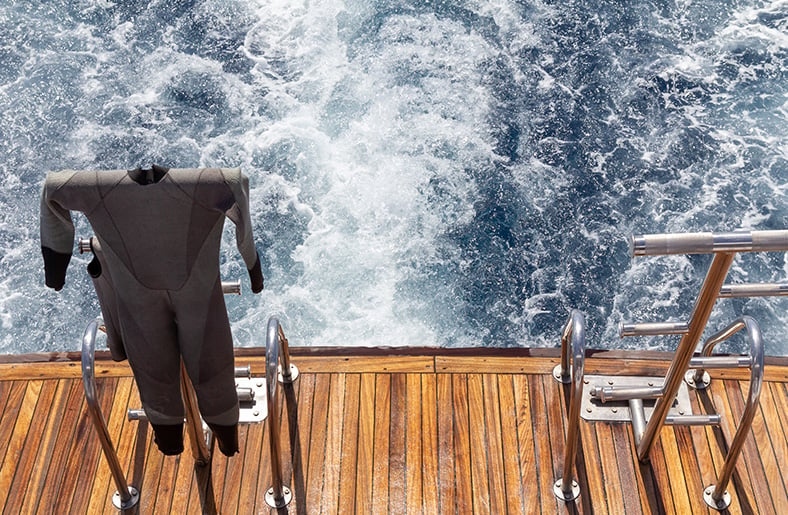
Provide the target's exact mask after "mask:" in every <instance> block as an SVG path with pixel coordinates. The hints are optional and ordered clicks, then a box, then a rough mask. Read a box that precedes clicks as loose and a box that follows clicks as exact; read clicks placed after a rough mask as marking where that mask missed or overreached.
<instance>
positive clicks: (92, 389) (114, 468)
mask: <svg viewBox="0 0 788 515" xmlns="http://www.w3.org/2000/svg"><path fill="white" fill-rule="evenodd" d="M103 324H104V322H103V320H102V319H101V318H96V319H94V320H92V321H91V322H90V323H88V325H87V327H86V328H85V332H84V334H83V335H82V384H83V386H84V388H85V400H86V402H87V406H88V413H89V414H90V419H91V420H92V422H93V426H94V427H95V428H96V433H98V437H99V442H100V443H101V450H102V451H103V453H104V457H105V458H106V460H107V463H108V464H109V470H110V473H111V474H112V479H113V480H114V481H115V486H116V487H117V488H118V489H117V491H116V492H115V495H113V496H112V504H113V505H114V506H115V507H116V508H117V509H119V510H126V509H129V508H132V507H133V506H135V505H136V504H137V502H138V501H139V499H140V495H139V490H138V489H137V488H136V487H134V486H132V485H129V484H128V482H127V481H126V476H125V475H124V474H123V469H122V468H121V466H120V461H119V460H118V454H117V452H116V451H115V446H114V445H113V444H112V439H111V437H110V435H109V430H108V429H107V422H106V420H105V419H104V415H103V414H102V413H101V407H100V406H99V402H98V393H97V389H96V377H95V370H96V367H95V347H96V335H97V333H98V330H99V328H102V327H103Z"/></svg>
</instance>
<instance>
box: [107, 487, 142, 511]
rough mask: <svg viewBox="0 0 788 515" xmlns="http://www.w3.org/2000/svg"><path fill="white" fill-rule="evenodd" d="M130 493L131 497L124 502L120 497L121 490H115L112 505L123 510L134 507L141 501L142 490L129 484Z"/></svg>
mask: <svg viewBox="0 0 788 515" xmlns="http://www.w3.org/2000/svg"><path fill="white" fill-rule="evenodd" d="M129 494H131V499H129V500H128V501H126V502H123V501H121V499H120V492H115V493H114V494H112V505H113V506H114V507H115V508H116V509H118V510H121V511H123V510H128V509H129V508H133V507H134V506H136V505H137V503H138V502H139V501H140V492H139V490H137V489H136V488H134V487H133V486H131V485H129Z"/></svg>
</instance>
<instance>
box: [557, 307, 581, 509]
mask: <svg viewBox="0 0 788 515" xmlns="http://www.w3.org/2000/svg"><path fill="white" fill-rule="evenodd" d="M570 342H571V358H572V369H571V373H570V370H569V358H570V352H569V350H568V349H567V347H569V344H570ZM585 342H586V329H585V319H584V318H583V313H581V312H580V311H579V310H576V309H575V310H572V312H571V313H570V315H569V319H568V320H567V321H566V325H565V326H564V330H563V333H562V335H561V364H560V365H557V366H556V367H555V369H554V370H553V377H555V378H556V379H557V380H558V381H560V382H561V383H563V384H572V388H571V390H570V393H569V414H568V416H567V430H566V445H565V446H564V470H563V474H562V476H561V478H560V479H558V480H557V481H556V482H555V484H554V485H553V494H555V496H556V497H557V498H558V499H561V500H563V501H564V502H570V501H574V500H575V499H577V498H578V497H579V496H580V486H579V485H578V483H577V481H575V480H574V479H572V476H573V474H572V471H573V468H574V464H575V455H576V454H577V446H578V440H579V439H580V403H581V400H582V398H583V366H584V362H585V345H586V343H585Z"/></svg>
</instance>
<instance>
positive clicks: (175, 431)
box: [41, 166, 263, 455]
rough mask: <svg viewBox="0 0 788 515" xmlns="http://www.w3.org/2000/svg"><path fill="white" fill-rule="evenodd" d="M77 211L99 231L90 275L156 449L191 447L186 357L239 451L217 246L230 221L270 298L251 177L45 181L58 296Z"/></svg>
mask: <svg viewBox="0 0 788 515" xmlns="http://www.w3.org/2000/svg"><path fill="white" fill-rule="evenodd" d="M70 210H77V211H82V212H83V213H85V215H86V216H87V218H88V221H89V222H90V224H91V226H92V227H93V230H94V232H95V237H94V242H95V243H97V244H96V245H94V250H97V252H96V255H95V258H96V259H95V260H94V262H93V263H91V265H90V266H89V271H90V273H91V276H92V277H93V280H94V284H95V285H96V291H97V293H98V294H99V297H100V299H101V308H102V311H103V312H104V322H105V324H109V325H108V335H109V338H110V342H109V343H110V349H111V350H112V354H113V357H115V358H121V359H122V357H123V354H124V353H125V355H126V356H128V360H129V365H130V366H131V368H132V371H133V372H134V377H135V380H136V382H137V387H138V389H139V392H140V398H141V400H142V404H143V407H144V409H145V412H146V415H147V417H148V420H149V421H150V422H151V425H152V426H153V428H154V433H155V435H156V442H157V444H158V445H159V448H160V449H161V450H162V451H163V452H164V453H165V454H177V453H178V452H181V451H182V449H183V440H182V427H183V426H182V424H183V417H184V410H183V402H182V400H181V394H180V360H181V359H183V362H184V364H185V366H186V370H187V372H188V374H189V378H190V379H191V381H192V383H193V384H194V388H195V391H196V394H197V400H198V404H199V408H200V413H201V415H202V417H203V419H204V420H205V421H206V422H207V423H208V424H209V426H211V427H212V428H213V429H214V433H215V434H216V436H217V438H218V441H219V445H220V448H221V450H222V452H224V453H225V454H228V455H231V454H233V453H234V452H237V423H238V398H237V394H236V391H235V379H234V359H233V343H232V335H231V333H230V325H229V321H228V318H227V310H226V307H225V304H224V296H223V294H222V288H221V279H220V277H219V247H220V243H221V235H222V230H223V226H224V218H225V216H227V217H228V218H230V219H231V220H232V221H233V222H234V223H235V226H236V240H237V245H238V250H239V251H240V253H241V256H242V257H243V260H244V262H245V264H246V267H247V269H248V270H249V275H250V278H251V281H252V291H254V292H255V293H257V292H259V291H260V290H262V288H263V276H262V273H261V271H260V260H259V256H258V255H257V251H256V250H255V246H254V241H253V238H252V227H251V219H250V216H249V185H248V179H247V178H246V177H245V176H244V175H243V174H242V173H241V172H240V171H239V170H237V169H172V170H168V169H166V168H160V167H156V166H154V167H153V168H151V169H150V170H141V169H137V170H131V171H126V170H111V171H63V172H56V173H50V174H48V175H47V178H46V182H45V184H44V190H43V193H42V197H41V248H42V253H43V256H44V265H45V274H46V285H47V286H49V287H51V288H54V289H56V290H60V289H61V288H62V287H63V284H64V283H65V275H66V268H67V267H68V263H69V260H70V257H71V252H72V248H73V244H74V226H73V223H72V221H71V215H70V212H69V211H70ZM105 274H106V275H105ZM118 339H120V340H121V342H118V341H117V340H118Z"/></svg>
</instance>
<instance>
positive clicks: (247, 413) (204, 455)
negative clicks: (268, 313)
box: [79, 239, 299, 511]
mask: <svg viewBox="0 0 788 515" xmlns="http://www.w3.org/2000/svg"><path fill="white" fill-rule="evenodd" d="M79 251H80V253H84V252H91V251H92V246H91V241H90V239H80V241H79ZM222 291H223V292H224V294H225V295H231V294H235V295H240V294H241V281H234V282H222ZM103 329H104V328H103V322H102V320H101V318H96V319H95V320H92V321H91V322H90V323H89V324H88V325H87V327H86V328H85V332H84V334H83V337H82V383H83V385H84V388H85V398H86V401H87V408H88V414H89V416H90V419H91V421H92V423H93V426H94V427H95V429H96V432H97V433H98V437H99V441H100V443H101V450H102V451H103V453H104V457H105V458H106V460H107V462H108V464H109V468H110V473H111V474H112V478H113V480H114V482H115V486H116V487H117V491H116V492H115V493H114V495H113V496H112V504H113V506H114V507H115V508H116V509H118V510H121V511H124V510H127V509H130V508H133V507H134V506H136V505H137V503H138V502H139V499H140V491H139V489H138V488H137V487H135V486H133V485H130V484H128V482H127V481H126V477H125V475H124V473H123V469H122V467H121V465H120V461H119V460H118V455H117V453H116V451H115V446H114V445H113V444H112V439H111V437H110V434H109V430H108V429H107V423H106V420H105V418H104V415H103V414H102V412H101V408H100V406H99V400H98V394H97V389H96V379H95V375H96V374H95V342H96V337H97V334H98V332H99V331H100V330H103ZM265 358H266V365H265V370H266V375H265V378H255V377H252V371H251V366H248V365H247V366H246V367H236V368H235V379H236V391H237V393H238V400H239V404H240V407H241V410H240V416H239V423H241V424H252V423H262V422H263V421H264V420H265V419H266V418H267V419H268V435H269V445H270V451H271V452H270V454H271V477H272V482H273V485H272V486H271V487H270V488H269V489H267V490H266V493H265V501H266V503H267V504H268V505H269V506H270V507H271V508H276V509H279V508H284V507H285V506H287V505H288V504H289V503H290V501H291V500H292V497H293V495H292V492H291V491H290V489H289V488H288V487H287V486H286V485H285V484H284V480H283V477H282V464H281V460H280V450H279V447H280V445H279V439H280V438H279V428H280V423H279V408H278V406H279V403H280V402H281V401H280V394H279V391H280V387H279V384H280V383H281V384H289V383H292V382H294V381H295V380H296V379H297V378H298V374H299V372H298V368H297V367H296V366H295V365H294V364H292V363H291V362H290V352H289V346H288V342H287V338H285V335H284V331H283V330H282V326H281V325H280V324H279V320H278V319H277V318H275V317H271V318H269V320H268V326H267V331H266V354H265ZM263 393H264V395H265V399H266V402H265V403H263V402H262V397H263ZM181 395H182V397H183V404H184V410H185V425H186V430H187V431H188V433H189V440H190V442H191V450H192V456H193V458H194V460H195V463H196V464H197V465H198V466H202V467H204V466H209V465H210V463H211V448H212V444H213V435H212V434H211V431H210V429H209V428H208V426H207V424H205V423H204V421H203V420H202V418H201V417H200V413H199V410H198V406H197V396H196V394H195V391H194V387H193V386H192V383H191V381H190V380H189V377H188V374H187V373H186V368H185V367H184V365H183V361H181ZM127 416H128V419H129V420H138V421H141V422H145V421H146V420H147V419H146V417H145V412H144V411H143V410H141V409H130V410H129V411H128V413H127Z"/></svg>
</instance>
